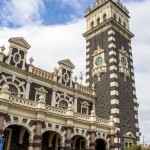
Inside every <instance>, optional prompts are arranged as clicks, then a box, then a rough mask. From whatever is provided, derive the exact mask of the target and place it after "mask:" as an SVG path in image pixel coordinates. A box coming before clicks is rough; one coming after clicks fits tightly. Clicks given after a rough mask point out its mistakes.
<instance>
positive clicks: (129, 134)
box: [124, 132, 135, 138]
mask: <svg viewBox="0 0 150 150" xmlns="http://www.w3.org/2000/svg"><path fill="white" fill-rule="evenodd" d="M124 137H127V138H135V136H134V135H133V133H132V132H128V133H126V134H125V135H124Z"/></svg>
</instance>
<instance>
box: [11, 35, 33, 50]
mask: <svg viewBox="0 0 150 150" xmlns="http://www.w3.org/2000/svg"><path fill="white" fill-rule="evenodd" d="M8 41H9V42H10V43H11V44H12V43H15V44H17V45H20V46H23V47H25V48H27V49H29V48H30V47H31V46H30V45H29V44H28V43H27V42H26V40H25V39H24V38H23V37H15V38H10V39H9V40H8Z"/></svg>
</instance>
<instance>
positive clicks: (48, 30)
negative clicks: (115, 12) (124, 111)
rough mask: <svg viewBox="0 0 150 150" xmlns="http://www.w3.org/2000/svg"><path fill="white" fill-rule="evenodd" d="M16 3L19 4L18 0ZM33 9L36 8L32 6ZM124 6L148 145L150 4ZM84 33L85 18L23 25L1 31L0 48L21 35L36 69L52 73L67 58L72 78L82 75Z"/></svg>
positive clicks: (139, 3) (149, 118)
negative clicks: (60, 23)
mask: <svg viewBox="0 0 150 150" xmlns="http://www.w3.org/2000/svg"><path fill="white" fill-rule="evenodd" d="M12 1H15V0H12ZM16 1H17V2H18V0H16ZM25 1H26V0H25ZM31 1H32V0H31ZM40 2H41V3H42V1H40V0H39V4H40ZM36 6H37V7H36V9H39V7H38V6H39V5H36ZM33 7H35V6H34V5H33ZM33 7H32V8H33ZM127 7H128V8H129V10H130V15H131V19H130V22H131V31H133V33H134V34H135V35H136V36H135V37H134V38H133V43H132V48H133V58H134V65H135V77H136V87H137V97H138V102H139V104H140V107H139V123H140V128H141V132H142V136H143V135H144V136H145V140H147V143H150V133H149V132H148V131H150V126H149V124H150V115H149V114H150V109H149V104H150V100H149V92H150V80H149V77H150V69H149V66H150V59H149V56H150V51H149V47H150V41H149V39H150V37H149V36H150V28H149V24H150V19H149V15H150V9H149V8H150V1H148V0H145V1H143V2H133V1H132V2H130V3H128V4H127ZM25 8H26V7H25ZM29 8H30V7H29ZM32 8H31V10H32ZM24 10H25V9H24ZM37 11H38V10H37ZM15 12H16V10H15ZM21 13H23V12H21ZM34 13H35V12H32V11H31V13H30V14H34ZM14 16H15V14H14ZM29 16H30V15H29ZM33 16H34V15H33ZM35 16H39V14H37V15H36V14H35ZM18 19H19V18H18ZM6 20H7V19H6ZM27 22H28V20H27ZM29 22H30V20H29ZM22 23H23V21H22ZM84 31H85V21H84V19H83V20H79V21H78V22H75V23H70V24H67V25H57V26H47V27H46V26H24V27H22V28H18V29H9V28H1V29H0V45H3V44H5V45H7V49H8V43H7V40H8V39H9V38H10V37H16V36H23V37H24V38H25V39H26V40H27V42H28V43H29V44H30V45H31V49H30V50H29V51H28V58H29V57H31V56H33V57H34V60H35V62H34V65H35V66H37V67H39V66H40V67H41V68H45V69H46V70H48V71H52V69H53V68H54V67H55V66H56V65H57V62H58V61H59V60H62V59H66V58H69V59H70V60H71V61H72V62H73V63H74V64H75V66H76V69H75V73H74V75H79V72H80V71H82V72H85V40H84V38H83V37H82V33H83V32H84Z"/></svg>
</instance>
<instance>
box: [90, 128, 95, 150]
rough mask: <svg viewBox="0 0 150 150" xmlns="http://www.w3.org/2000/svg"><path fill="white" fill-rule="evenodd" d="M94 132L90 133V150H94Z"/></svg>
mask: <svg viewBox="0 0 150 150" xmlns="http://www.w3.org/2000/svg"><path fill="white" fill-rule="evenodd" d="M95 137H96V131H90V150H95Z"/></svg>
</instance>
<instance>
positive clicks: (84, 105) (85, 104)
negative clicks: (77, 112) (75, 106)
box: [81, 101, 90, 115]
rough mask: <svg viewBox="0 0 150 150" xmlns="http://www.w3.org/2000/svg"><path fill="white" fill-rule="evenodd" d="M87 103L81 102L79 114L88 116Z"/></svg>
mask: <svg viewBox="0 0 150 150" xmlns="http://www.w3.org/2000/svg"><path fill="white" fill-rule="evenodd" d="M89 106H90V105H89V103H88V102H87V101H84V102H81V113H82V114H85V115H88V114H89Z"/></svg>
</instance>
